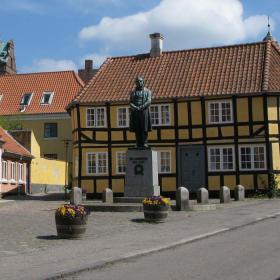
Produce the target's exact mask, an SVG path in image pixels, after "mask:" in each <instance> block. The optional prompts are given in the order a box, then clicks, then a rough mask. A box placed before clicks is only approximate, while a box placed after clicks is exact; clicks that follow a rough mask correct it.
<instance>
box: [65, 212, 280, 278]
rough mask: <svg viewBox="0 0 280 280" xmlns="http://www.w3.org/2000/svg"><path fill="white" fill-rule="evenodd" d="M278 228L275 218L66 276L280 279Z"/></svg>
mask: <svg viewBox="0 0 280 280" xmlns="http://www.w3.org/2000/svg"><path fill="white" fill-rule="evenodd" d="M279 230H280V217H277V218H275V219H269V220H265V221H262V222H260V223H257V224H254V225H250V226H246V227H243V228H239V229H237V230H234V231H228V232H225V233H222V234H219V235H215V236H213V237H210V238H206V239H203V240H200V241H197V242H194V243H190V244H187V245H183V246H179V247H176V248H173V249H170V250H166V251H162V252H159V253H154V254H151V255H148V256H144V257H141V258H136V259H133V260H130V261H124V262H121V263H117V264H115V265H108V266H106V267H105V268H103V269H98V270H94V271H87V272H84V273H81V274H79V275H76V276H72V277H68V278H65V279H68V280H70V279H72V280H74V279H75V280H78V279H79V280H95V279H98V280H108V279H114V280H123V279H133V280H138V279H139V280H142V279H161V280H181V279H192V280H207V279H215V280H225V279H226V280H275V279H277V278H278V277H279V279H280V270H279V264H280V261H279V257H280V242H279Z"/></svg>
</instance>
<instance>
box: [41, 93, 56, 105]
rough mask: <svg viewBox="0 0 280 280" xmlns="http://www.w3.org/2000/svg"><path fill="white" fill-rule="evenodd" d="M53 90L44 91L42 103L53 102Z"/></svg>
mask: <svg viewBox="0 0 280 280" xmlns="http://www.w3.org/2000/svg"><path fill="white" fill-rule="evenodd" d="M53 95H54V93H53V91H45V92H43V96H42V99H41V104H42V105H49V104H51V103H52V100H53Z"/></svg>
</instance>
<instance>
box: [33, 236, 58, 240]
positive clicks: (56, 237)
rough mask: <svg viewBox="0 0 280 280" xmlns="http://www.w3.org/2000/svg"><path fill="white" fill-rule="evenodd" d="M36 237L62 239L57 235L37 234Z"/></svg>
mask: <svg viewBox="0 0 280 280" xmlns="http://www.w3.org/2000/svg"><path fill="white" fill-rule="evenodd" d="M36 238H37V239H40V240H58V239H61V238H60V237H58V236H57V235H40V236H37V237H36Z"/></svg>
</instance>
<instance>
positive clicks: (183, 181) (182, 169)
mask: <svg viewBox="0 0 280 280" xmlns="http://www.w3.org/2000/svg"><path fill="white" fill-rule="evenodd" d="M178 152H179V154H178V157H179V183H180V186H184V187H186V188H187V189H188V190H189V191H190V192H196V191H197V190H198V189H199V188H202V187H205V153H204V146H203V145H190V146H182V147H179V150H178Z"/></svg>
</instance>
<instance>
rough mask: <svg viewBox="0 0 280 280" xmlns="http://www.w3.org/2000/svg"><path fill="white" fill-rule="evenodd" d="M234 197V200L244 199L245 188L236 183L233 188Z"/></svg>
mask: <svg viewBox="0 0 280 280" xmlns="http://www.w3.org/2000/svg"><path fill="white" fill-rule="evenodd" d="M234 199H235V200H236V201H242V200H245V188H244V187H243V186H242V185H237V186H236V187H235V188H234Z"/></svg>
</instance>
